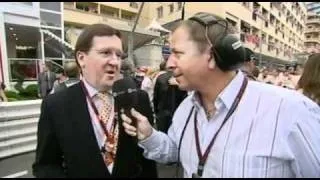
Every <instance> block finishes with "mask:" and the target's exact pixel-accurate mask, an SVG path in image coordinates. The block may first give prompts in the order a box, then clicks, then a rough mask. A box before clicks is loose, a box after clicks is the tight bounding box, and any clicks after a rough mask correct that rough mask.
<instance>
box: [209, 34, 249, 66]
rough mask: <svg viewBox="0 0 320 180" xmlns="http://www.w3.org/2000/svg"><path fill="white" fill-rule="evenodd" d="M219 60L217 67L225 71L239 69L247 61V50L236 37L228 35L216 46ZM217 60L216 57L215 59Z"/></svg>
mask: <svg viewBox="0 0 320 180" xmlns="http://www.w3.org/2000/svg"><path fill="white" fill-rule="evenodd" d="M215 50H216V53H215V54H218V56H219V57H220V58H218V61H219V62H218V61H217V65H218V67H219V68H220V69H221V70H223V71H228V70H234V69H237V68H238V67H239V66H240V65H241V64H242V63H243V62H244V59H245V48H244V47H243V45H242V43H241V41H240V40H239V39H238V38H237V37H236V36H234V35H231V34H228V35H226V36H224V37H222V38H221V39H220V40H219V41H218V42H217V43H216V44H215ZM215 58H216V57H215Z"/></svg>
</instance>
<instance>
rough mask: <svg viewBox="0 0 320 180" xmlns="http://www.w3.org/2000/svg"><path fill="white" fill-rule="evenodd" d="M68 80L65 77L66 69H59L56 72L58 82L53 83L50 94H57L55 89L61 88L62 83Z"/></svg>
mask: <svg viewBox="0 0 320 180" xmlns="http://www.w3.org/2000/svg"><path fill="white" fill-rule="evenodd" d="M66 79H67V76H66V75H65V72H64V69H63V68H59V69H58V70H57V71H56V81H55V82H54V83H53V88H52V90H51V92H50V94H53V93H54V92H55V89H56V88H57V86H59V85H60V84H61V83H63V82H64V81H65V80H66Z"/></svg>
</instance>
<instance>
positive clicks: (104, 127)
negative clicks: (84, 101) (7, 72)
mask: <svg viewBox="0 0 320 180" xmlns="http://www.w3.org/2000/svg"><path fill="white" fill-rule="evenodd" d="M80 85H81V87H82V89H83V91H84V94H85V95H86V98H88V100H89V103H90V105H91V107H92V109H93V111H94V113H95V115H96V117H97V120H98V121H99V124H100V126H101V128H102V130H103V132H104V134H105V135H106V137H107V138H108V140H109V138H110V137H111V136H110V134H109V133H108V130H107V128H106V125H105V124H104V122H103V121H102V119H101V118H100V116H99V112H98V109H97V107H96V105H95V104H94V103H93V101H92V98H91V97H90V96H89V93H88V90H87V88H86V87H85V85H84V83H83V81H80ZM113 119H115V118H113ZM114 125H115V120H113V122H112V126H113V127H114ZM114 129H115V128H113V131H114Z"/></svg>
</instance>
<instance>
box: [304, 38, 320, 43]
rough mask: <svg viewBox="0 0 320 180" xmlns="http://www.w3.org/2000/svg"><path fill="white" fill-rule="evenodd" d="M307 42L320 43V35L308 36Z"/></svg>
mask: <svg viewBox="0 0 320 180" xmlns="http://www.w3.org/2000/svg"><path fill="white" fill-rule="evenodd" d="M305 42H306V43H307V42H311V43H320V37H310V38H306V39H305Z"/></svg>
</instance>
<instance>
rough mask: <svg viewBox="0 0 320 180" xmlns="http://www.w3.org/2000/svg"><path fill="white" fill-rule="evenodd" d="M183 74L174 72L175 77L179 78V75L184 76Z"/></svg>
mask: <svg viewBox="0 0 320 180" xmlns="http://www.w3.org/2000/svg"><path fill="white" fill-rule="evenodd" d="M182 75H183V74H182V73H178V74H176V73H174V74H173V77H174V78H178V77H180V76H182Z"/></svg>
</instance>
